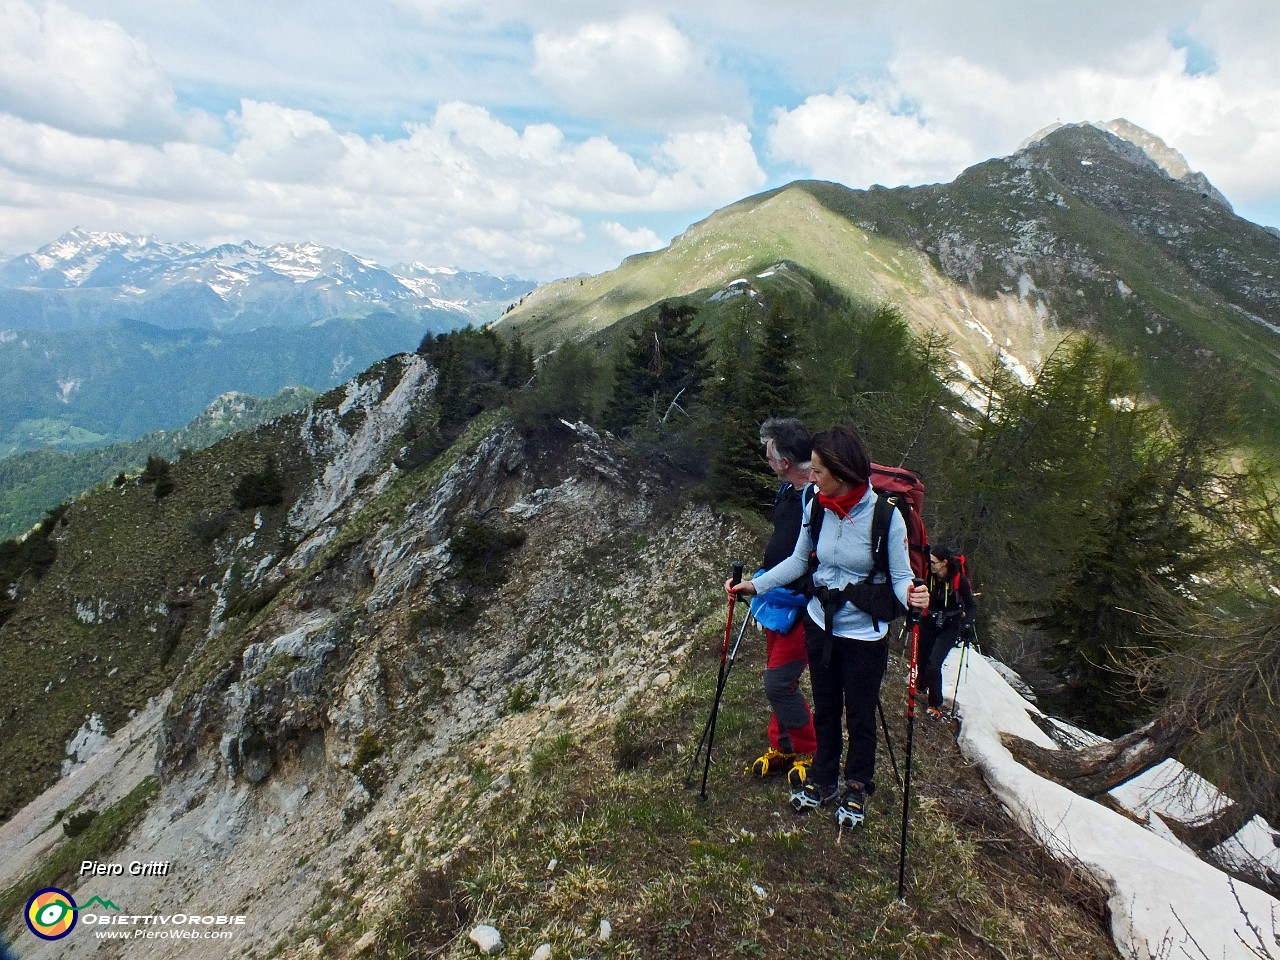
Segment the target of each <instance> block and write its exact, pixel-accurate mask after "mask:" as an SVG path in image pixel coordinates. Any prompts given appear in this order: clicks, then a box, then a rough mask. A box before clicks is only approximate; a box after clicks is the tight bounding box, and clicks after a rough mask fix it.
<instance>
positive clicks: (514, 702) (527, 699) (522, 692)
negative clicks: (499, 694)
mask: <svg viewBox="0 0 1280 960" xmlns="http://www.w3.org/2000/svg"><path fill="white" fill-rule="evenodd" d="M537 702H538V693H537V691H536V690H531V689H529V687H528V686H526V685H525V682H524V681H523V680H519V681H517V682H516V684H515V686H513V687H512V688H511V689H510V690H508V691H507V704H506V706H507V713H523V712H524V711H525V710H528V709H529V708H530V707H532V706H533V705H534V704H535V703H537Z"/></svg>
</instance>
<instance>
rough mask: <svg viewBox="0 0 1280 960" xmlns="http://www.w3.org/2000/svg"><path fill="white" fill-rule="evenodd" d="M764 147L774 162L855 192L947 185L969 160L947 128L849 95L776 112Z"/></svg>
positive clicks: (965, 146) (824, 96)
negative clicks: (879, 186)
mask: <svg viewBox="0 0 1280 960" xmlns="http://www.w3.org/2000/svg"><path fill="white" fill-rule="evenodd" d="M768 144H769V150H770V152H771V155H772V156H773V157H774V158H775V159H777V160H780V161H782V162H785V163H791V164H795V165H797V166H800V167H802V168H804V169H805V170H808V171H809V172H810V174H811V175H812V176H814V177H817V178H820V179H829V180H836V181H839V182H841V183H845V184H848V185H850V186H854V187H867V186H870V185H871V184H873V183H882V184H885V185H887V186H900V185H902V184H919V183H927V182H933V181H938V180H943V179H949V178H950V177H951V176H954V174H955V172H956V169H957V167H958V166H959V165H961V164H963V163H964V162H965V161H967V160H968V159H969V157H970V156H971V152H970V149H969V145H968V144H967V143H966V142H965V141H964V139H963V138H962V137H961V136H959V135H958V134H957V133H956V132H954V131H953V130H952V129H950V128H949V127H947V126H946V125H943V124H934V123H930V122H927V121H926V120H923V119H921V118H919V117H914V116H910V115H907V114H904V113H901V112H898V111H896V110H895V109H894V108H893V107H892V106H891V105H889V104H886V103H883V102H876V101H874V100H869V99H859V98H857V97H854V96H852V95H850V94H834V95H831V94H819V95H817V96H812V97H809V98H808V99H807V100H806V101H805V102H804V103H803V104H801V105H800V106H799V107H797V108H796V109H794V110H780V111H778V112H777V113H776V114H775V117H774V122H773V126H772V127H771V128H770V130H769V134H768Z"/></svg>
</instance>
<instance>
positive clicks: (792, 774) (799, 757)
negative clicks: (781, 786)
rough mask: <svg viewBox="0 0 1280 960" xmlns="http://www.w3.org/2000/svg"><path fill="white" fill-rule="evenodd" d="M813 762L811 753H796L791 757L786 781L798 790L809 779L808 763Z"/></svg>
mask: <svg viewBox="0 0 1280 960" xmlns="http://www.w3.org/2000/svg"><path fill="white" fill-rule="evenodd" d="M811 763H813V754H811V753H797V754H796V755H795V756H794V757H792V758H791V769H790V770H788V771H787V783H789V784H791V786H792V787H793V788H794V789H796V790H799V789H800V788H801V787H803V786H804V785H805V781H807V780H808V779H809V764H811Z"/></svg>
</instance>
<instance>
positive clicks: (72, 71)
mask: <svg viewBox="0 0 1280 960" xmlns="http://www.w3.org/2000/svg"><path fill="white" fill-rule="evenodd" d="M0 25H2V26H3V28H2V29H0V111H4V112H6V113H11V114H13V115H14V116H17V117H21V118H22V119H25V120H31V121H37V122H41V123H47V124H51V125H54V126H58V127H61V128H62V129H65V130H68V131H71V132H74V133H84V134H97V135H103V136H115V137H123V138H127V139H138V140H154V139H157V138H160V137H164V136H166V135H172V134H174V133H176V132H178V131H180V130H182V129H183V128H184V127H185V126H186V121H184V120H183V119H182V118H181V117H179V115H178V112H177V110H176V109H175V97H174V92H173V88H172V87H171V85H170V84H169V82H168V81H167V80H166V78H165V77H164V76H162V75H161V74H160V72H159V71H157V70H156V68H155V66H154V65H153V64H152V62H151V59H150V57H149V56H148V54H147V50H146V48H145V47H144V46H143V45H142V44H141V43H140V42H138V41H137V40H136V39H134V38H133V37H131V36H129V35H128V34H127V33H126V32H125V31H124V30H123V29H121V27H120V26H119V25H118V24H115V23H112V22H111V21H108V20H95V19H92V18H90V17H86V16H82V15H81V14H79V13H76V12H74V11H72V10H69V9H68V8H67V7H65V6H63V5H61V4H59V3H49V4H47V5H45V6H44V7H43V8H37V7H35V6H34V5H32V4H31V3H27V2H25V0H0Z"/></svg>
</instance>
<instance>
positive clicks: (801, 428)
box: [760, 417, 813, 466]
mask: <svg viewBox="0 0 1280 960" xmlns="http://www.w3.org/2000/svg"><path fill="white" fill-rule="evenodd" d="M770 440H772V441H773V449H774V452H776V453H777V454H778V456H780V457H786V458H787V459H788V460H790V461H791V462H792V463H794V464H796V465H798V466H802V465H804V464H806V463H808V462H809V458H810V454H811V452H812V449H813V447H812V445H811V444H812V437H811V436H810V434H809V430H808V428H807V427H805V425H804V424H803V423H801V422H800V421H799V420H797V419H796V418H795V417H770V418H769V419H768V420H766V421H765V422H764V423H762V424H760V442H761V443H768V442H769V441H770Z"/></svg>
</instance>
